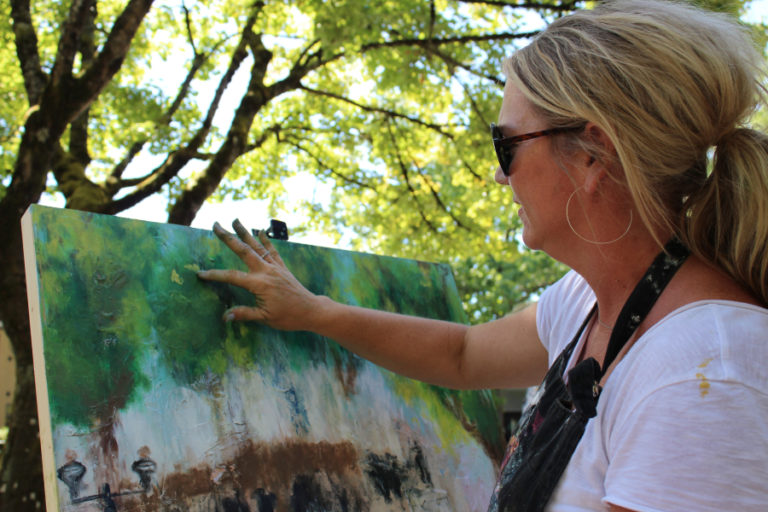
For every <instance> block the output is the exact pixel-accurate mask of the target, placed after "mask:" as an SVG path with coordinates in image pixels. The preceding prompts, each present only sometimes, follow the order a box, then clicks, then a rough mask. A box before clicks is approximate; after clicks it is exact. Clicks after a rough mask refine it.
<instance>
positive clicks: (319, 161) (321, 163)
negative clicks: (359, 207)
mask: <svg viewBox="0 0 768 512" xmlns="http://www.w3.org/2000/svg"><path fill="white" fill-rule="evenodd" d="M278 140H280V141H281V142H284V143H285V144H288V145H289V146H292V147H294V148H296V149H298V150H299V151H301V152H302V153H305V154H306V155H307V156H309V157H310V158H311V159H312V160H314V161H315V162H316V163H317V165H318V166H319V167H320V168H322V169H325V170H326V171H328V172H329V173H331V174H332V175H333V176H336V177H337V178H339V179H341V180H343V181H346V182H347V183H350V184H352V185H357V186H358V187H361V188H367V189H370V190H373V191H376V189H375V188H374V187H373V186H371V185H369V184H367V183H363V182H362V181H359V180H356V179H354V178H350V177H349V176H347V175H345V174H342V173H340V172H339V171H337V170H335V169H333V168H332V167H331V166H330V165H328V164H326V163H325V162H324V161H323V160H322V159H321V158H320V157H319V156H317V155H316V154H314V153H313V152H312V151H310V150H309V149H307V148H305V147H304V146H302V145H301V144H300V143H298V142H294V141H293V140H290V139H278Z"/></svg>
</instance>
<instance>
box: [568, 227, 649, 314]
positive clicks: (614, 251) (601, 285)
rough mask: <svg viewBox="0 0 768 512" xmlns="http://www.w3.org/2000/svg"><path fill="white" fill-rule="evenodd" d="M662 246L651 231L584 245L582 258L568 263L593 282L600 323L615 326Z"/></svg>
mask: <svg viewBox="0 0 768 512" xmlns="http://www.w3.org/2000/svg"><path fill="white" fill-rule="evenodd" d="M660 251H661V248H660V247H659V246H658V244H657V243H656V241H655V240H654V239H653V238H652V237H651V236H650V234H647V235H646V236H643V235H642V234H640V235H638V234H631V235H628V236H627V237H625V238H624V239H622V240H619V241H617V242H616V243H614V244H611V245H610V246H594V245H590V244H588V243H584V244H582V246H581V247H579V251H572V254H577V255H579V256H580V257H579V258H578V259H574V261H573V262H567V261H566V262H565V263H566V264H568V265H570V266H571V268H573V269H574V270H575V271H576V272H578V273H579V274H581V276H582V277H584V279H585V280H586V281H587V282H588V283H589V285H590V287H591V288H592V290H593V291H594V292H595V296H596V298H597V307H598V318H597V320H598V323H599V324H602V325H603V326H605V327H608V326H611V327H612V326H613V325H614V324H615V322H616V318H617V317H618V316H619V312H620V311H621V309H622V307H623V306H624V303H625V302H626V301H627V298H628V297H629V295H630V294H631V293H632V290H634V289H635V286H636V285H637V283H638V281H639V280H640V279H641V278H642V277H643V275H644V274H645V272H646V271H647V270H648V267H649V266H650V264H651V263H652V262H653V260H654V258H655V257H656V256H657V255H658V254H659V252H660Z"/></svg>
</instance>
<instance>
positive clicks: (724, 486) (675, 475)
mask: <svg viewBox="0 0 768 512" xmlns="http://www.w3.org/2000/svg"><path fill="white" fill-rule="evenodd" d="M766 418H768V396H766V395H765V394H764V393H763V392H761V391H759V390H756V389H753V388H751V387H749V386H746V385H743V384H739V383H734V382H728V381H707V382H704V381H701V380H700V379H691V380H688V381H683V382H678V383H674V384H670V385H666V386H664V387H662V388H659V389H657V390H655V391H653V392H652V393H650V394H649V395H648V396H646V397H644V398H643V399H642V400H640V401H639V402H638V403H637V405H636V406H635V407H633V408H632V410H631V411H626V412H625V413H622V414H621V415H620V416H619V417H618V418H617V419H616V424H615V425H613V428H611V434H610V435H609V436H608V439H607V444H606V449H607V451H608V453H609V454H610V455H609V456H610V458H611V464H610V466H609V468H608V470H607V473H606V475H605V498H604V499H603V502H605V503H611V504H614V505H618V506H622V507H626V508H629V509H632V510H637V511H641V512H642V511H673V510H680V511H682V510H697V511H713V512H714V511H718V512H720V511H723V510H735V508H734V504H735V503H738V510H740V511H755V512H757V511H758V510H759V511H765V510H768V508H766V504H767V502H768V497H766V495H765V482H766V481H768V422H766ZM702 496H706V497H707V498H706V500H702Z"/></svg>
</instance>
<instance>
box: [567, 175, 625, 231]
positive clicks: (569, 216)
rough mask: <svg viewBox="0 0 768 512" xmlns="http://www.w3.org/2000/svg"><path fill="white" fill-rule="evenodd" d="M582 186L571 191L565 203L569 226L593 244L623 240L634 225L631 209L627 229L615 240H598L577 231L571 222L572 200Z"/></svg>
mask: <svg viewBox="0 0 768 512" xmlns="http://www.w3.org/2000/svg"><path fill="white" fill-rule="evenodd" d="M581 188H582V187H579V188H577V189H576V190H574V191H573V192H571V195H570V197H568V201H567V202H566V203H565V220H566V221H567V222H568V227H569V228H571V231H572V232H573V234H574V235H576V236H577V237H579V238H581V239H582V240H584V241H585V242H587V243H590V244H593V245H609V244H613V243H616V242H618V241H619V240H621V239H622V238H624V237H625V236H627V233H629V228H631V227H632V221H633V220H634V215H633V213H632V210H631V209H630V210H629V224H627V229H625V230H624V232H623V233H622V234H620V235H619V236H617V237H616V238H614V239H613V240H608V241H605V242H601V241H598V240H590V239H588V238H587V237H585V236H584V235H582V234H580V233H579V232H578V231H576V228H574V227H573V223H572V222H571V215H570V209H571V201H572V200H573V196H575V195H576V192H578V191H579V190H580V189H581Z"/></svg>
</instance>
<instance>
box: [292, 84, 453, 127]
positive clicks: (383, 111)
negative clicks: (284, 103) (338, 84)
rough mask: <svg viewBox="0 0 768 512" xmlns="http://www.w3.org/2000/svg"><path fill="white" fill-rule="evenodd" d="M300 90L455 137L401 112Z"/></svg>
mask: <svg viewBox="0 0 768 512" xmlns="http://www.w3.org/2000/svg"><path fill="white" fill-rule="evenodd" d="M299 89H301V90H304V91H307V92H308V93H311V94H317V95H318V96H325V97H328V98H333V99H335V100H338V101H342V102H344V103H348V104H350V105H353V106H355V107H357V108H359V109H360V110H364V111H366V112H376V113H379V114H384V115H385V116H387V117H396V118H399V119H405V120H406V121H409V122H411V123H414V124H418V125H420V126H424V127H426V128H429V129H430V130H434V131H436V132H438V133H439V134H440V135H443V136H444V137H447V138H448V139H451V140H453V135H451V134H450V133H448V132H446V131H445V130H443V128H442V127H441V126H440V125H437V124H434V123H427V122H426V121H422V120H421V119H419V118H417V117H411V116H407V115H405V114H401V113H399V112H394V111H392V110H387V109H384V108H381V107H371V106H368V105H363V104H362V103H359V102H357V101H354V100H352V99H350V98H346V97H344V96H341V95H339V94H335V93H332V92H329V91H321V90H319V89H312V88H310V87H306V86H304V85H299Z"/></svg>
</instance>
